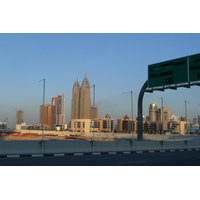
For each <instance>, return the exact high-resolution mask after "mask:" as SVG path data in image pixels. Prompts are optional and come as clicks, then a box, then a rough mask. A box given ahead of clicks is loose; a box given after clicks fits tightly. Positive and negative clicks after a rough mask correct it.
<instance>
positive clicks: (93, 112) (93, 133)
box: [92, 85, 95, 142]
mask: <svg viewBox="0 0 200 200" xmlns="http://www.w3.org/2000/svg"><path fill="white" fill-rule="evenodd" d="M94 111H95V85H93V136H92V140H93V142H94V117H95V116H94V114H95V113H94Z"/></svg>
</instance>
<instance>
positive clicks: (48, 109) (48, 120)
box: [40, 104, 55, 129]
mask: <svg viewBox="0 0 200 200" xmlns="http://www.w3.org/2000/svg"><path fill="white" fill-rule="evenodd" d="M53 108H54V109H55V106H52V105H47V104H45V105H44V124H45V125H47V126H48V128H50V129H51V128H53V124H52V109H53ZM40 124H43V105H41V106H40Z"/></svg>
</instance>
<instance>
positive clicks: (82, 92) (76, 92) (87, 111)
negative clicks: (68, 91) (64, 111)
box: [71, 77, 98, 119]
mask: <svg viewBox="0 0 200 200" xmlns="http://www.w3.org/2000/svg"><path fill="white" fill-rule="evenodd" d="M94 117H95V118H96V117H98V108H96V107H91V98H90V83H89V80H88V78H87V77H85V78H84V79H83V82H82V84H81V86H80V84H79V82H78V80H76V82H75V83H74V86H73V89H72V103H71V119H92V118H94Z"/></svg>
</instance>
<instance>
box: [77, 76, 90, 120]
mask: <svg viewBox="0 0 200 200" xmlns="http://www.w3.org/2000/svg"><path fill="white" fill-rule="evenodd" d="M79 95H80V96H79V99H80V100H79V110H80V113H79V119H91V98H90V83H89V80H88V79H87V77H85V78H84V79H83V82H82V85H81V88H80V94H79Z"/></svg>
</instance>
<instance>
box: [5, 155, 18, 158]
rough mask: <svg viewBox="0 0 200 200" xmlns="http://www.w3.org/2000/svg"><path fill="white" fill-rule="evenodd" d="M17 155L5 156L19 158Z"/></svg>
mask: <svg viewBox="0 0 200 200" xmlns="http://www.w3.org/2000/svg"><path fill="white" fill-rule="evenodd" d="M19 157H20V156H19V155H7V158H19Z"/></svg>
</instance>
